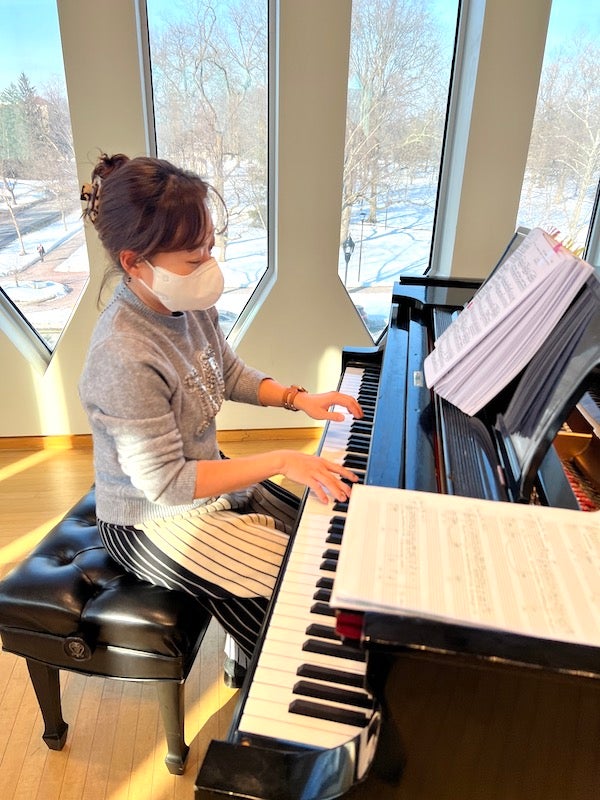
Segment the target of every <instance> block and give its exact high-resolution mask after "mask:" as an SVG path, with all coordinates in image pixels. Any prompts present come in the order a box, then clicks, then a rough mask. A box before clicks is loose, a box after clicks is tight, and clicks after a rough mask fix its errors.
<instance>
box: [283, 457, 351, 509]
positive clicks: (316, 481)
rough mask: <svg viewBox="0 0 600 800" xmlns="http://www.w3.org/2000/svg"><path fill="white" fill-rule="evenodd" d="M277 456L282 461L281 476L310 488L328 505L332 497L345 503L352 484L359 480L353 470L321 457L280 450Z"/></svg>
mask: <svg viewBox="0 0 600 800" xmlns="http://www.w3.org/2000/svg"><path fill="white" fill-rule="evenodd" d="M277 455H278V456H279V457H280V458H281V459H282V469H281V474H282V475H284V476H285V477H286V478H289V480H291V481H295V482H296V483H301V484H303V485H304V486H308V488H309V489H312V490H313V492H314V493H315V494H316V496H317V497H318V498H319V500H320V501H321V502H322V503H327V502H328V500H329V498H330V497H332V498H334V499H335V500H337V501H339V502H345V501H346V500H347V499H348V498H349V497H350V492H351V490H352V484H353V483H356V481H357V480H358V477H357V476H356V475H355V474H354V472H352V471H351V470H349V469H347V468H346V467H344V466H342V465H341V464H337V463H336V462H335V461H329V460H328V459H326V458H321V456H314V455H309V454H308V453H299V452H298V451H296V450H279V451H277Z"/></svg>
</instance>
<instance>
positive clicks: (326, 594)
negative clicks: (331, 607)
mask: <svg viewBox="0 0 600 800" xmlns="http://www.w3.org/2000/svg"><path fill="white" fill-rule="evenodd" d="M330 598H331V590H328V589H317V591H316V592H315V593H314V594H313V600H318V601H319V602H321V603H328V602H329V600H330Z"/></svg>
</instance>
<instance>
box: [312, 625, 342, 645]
mask: <svg viewBox="0 0 600 800" xmlns="http://www.w3.org/2000/svg"><path fill="white" fill-rule="evenodd" d="M306 635H307V636H318V637H319V638H320V639H333V640H334V641H336V642H339V641H340V640H341V637H340V635H339V633H338V632H337V631H336V629H335V626H334V625H319V624H317V623H316V622H311V624H310V625H309V626H308V627H307V629H306Z"/></svg>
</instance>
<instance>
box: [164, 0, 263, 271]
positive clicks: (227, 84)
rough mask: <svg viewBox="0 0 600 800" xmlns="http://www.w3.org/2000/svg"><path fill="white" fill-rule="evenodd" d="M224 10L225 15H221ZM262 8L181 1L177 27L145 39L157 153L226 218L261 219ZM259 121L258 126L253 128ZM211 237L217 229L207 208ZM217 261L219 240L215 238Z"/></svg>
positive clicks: (219, 220) (220, 222)
mask: <svg viewBox="0 0 600 800" xmlns="http://www.w3.org/2000/svg"><path fill="white" fill-rule="evenodd" d="M224 6H226V7H227V9H228V13H227V14H225V13H224ZM264 6H265V4H264V2H257V3H252V2H250V0H248V1H247V2H244V3H242V2H241V0H229V2H228V3H226V4H224V3H223V2H220V3H219V13H218V15H217V9H216V4H215V3H213V2H210V0H209V1H208V2H202V0H187V2H186V3H184V4H183V8H185V10H186V13H185V22H174V23H169V24H167V25H166V26H165V27H164V29H163V30H162V32H161V34H160V35H158V36H155V37H153V38H152V40H151V51H152V64H153V78H154V81H153V88H154V101H155V113H156V122H157V137H158V141H159V142H160V151H161V154H163V155H164V156H165V157H167V158H171V159H173V160H175V161H176V162H177V163H180V164H182V165H184V166H186V167H188V168H190V169H192V170H194V171H195V172H198V173H200V174H201V175H203V176H205V177H206V178H207V179H208V180H209V181H210V183H211V184H212V185H213V186H214V187H215V189H216V190H217V191H218V192H219V194H220V195H221V196H222V197H224V198H225V199H226V203H227V209H228V212H229V218H230V219H232V220H234V219H236V218H244V217H245V218H246V219H247V220H251V221H253V222H254V223H256V222H260V223H262V224H264V220H265V217H266V192H267V189H266V114H267V111H266V97H267V89H266V80H267V67H266V54H267V42H266V30H267V26H266V23H265V20H264V18H263V17H262V16H261V14H263V13H264V12H263V8H264ZM261 118H262V119H264V121H261ZM214 213H215V226H216V228H217V230H219V229H221V228H223V227H224V225H225V221H226V220H225V217H224V212H223V209H222V208H221V207H220V205H219V204H216V205H215V208H214ZM217 246H218V247H219V248H220V254H219V255H220V257H221V259H223V260H224V259H225V255H226V238H225V236H224V235H222V236H221V237H217Z"/></svg>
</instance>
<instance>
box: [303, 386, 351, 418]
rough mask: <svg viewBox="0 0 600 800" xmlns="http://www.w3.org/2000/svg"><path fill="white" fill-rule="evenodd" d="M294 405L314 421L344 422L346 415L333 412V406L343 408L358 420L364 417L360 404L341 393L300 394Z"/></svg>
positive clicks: (340, 412)
mask: <svg viewBox="0 0 600 800" xmlns="http://www.w3.org/2000/svg"><path fill="white" fill-rule="evenodd" d="M294 405H295V406H296V408H298V409H300V410H301V411H304V413H305V414H307V415H308V416H309V417H312V419H331V420H333V421H335V422H342V421H343V420H344V419H345V417H346V415H345V414H344V413H343V412H342V411H333V410H332V406H342V407H343V408H345V409H346V410H347V411H348V413H349V414H352V416H353V417H355V418H357V419H360V418H361V417H362V415H363V410H362V408H361V407H360V403H359V402H358V401H357V400H356V399H355V398H354V397H351V396H350V395H349V394H342V393H341V392H323V393H322V394H311V393H310V392H299V393H298V394H297V395H296V396H295V398H294Z"/></svg>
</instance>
